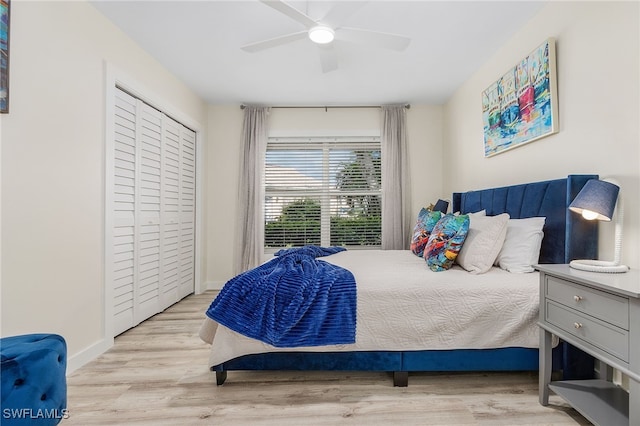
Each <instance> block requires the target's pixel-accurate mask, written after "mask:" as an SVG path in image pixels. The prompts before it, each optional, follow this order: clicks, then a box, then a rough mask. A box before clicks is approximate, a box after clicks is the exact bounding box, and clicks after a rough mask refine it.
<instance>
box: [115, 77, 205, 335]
mask: <svg viewBox="0 0 640 426" xmlns="http://www.w3.org/2000/svg"><path fill="white" fill-rule="evenodd" d="M115 103H116V104H115V108H114V111H115V116H114V129H115V134H114V150H113V154H112V155H113V157H112V158H111V159H112V160H113V161H112V162H113V169H112V170H110V171H108V173H112V176H111V177H112V178H113V194H111V195H112V200H113V201H112V202H111V203H110V206H109V210H108V213H109V214H110V215H111V217H112V219H113V220H107V223H113V229H112V230H111V233H110V238H111V240H109V242H108V244H107V247H108V249H107V252H108V258H111V259H112V261H111V264H110V265H108V266H107V268H108V269H107V271H108V278H109V279H110V282H108V283H107V285H111V286H112V288H113V294H114V306H113V308H114V331H115V334H116V335H117V334H120V333H122V332H123V331H125V330H127V329H129V328H131V327H134V326H136V325H137V324H138V323H140V322H141V321H144V320H145V319H147V318H149V317H151V316H152V315H155V314H156V313H158V312H161V311H162V310H164V309H165V308H167V307H168V306H170V305H172V304H174V303H176V302H177V301H179V300H180V299H181V298H183V297H185V296H187V295H188V294H191V293H193V291H194V269H195V268H194V264H195V250H194V241H195V239H194V238H195V237H194V235H195V220H194V218H195V216H194V214H195V165H196V159H195V140H196V139H195V138H196V134H195V132H193V131H191V130H189V129H187V128H186V127H185V126H183V125H182V124H180V123H179V122H177V121H175V120H173V119H171V118H170V117H168V116H167V115H165V114H163V113H162V112H160V111H158V110H157V109H155V108H153V107H151V106H149V105H147V104H145V103H144V102H142V101H141V100H139V99H136V98H135V97H132V96H130V95H129V94H127V93H125V92H124V91H122V90H120V89H116V98H115Z"/></svg>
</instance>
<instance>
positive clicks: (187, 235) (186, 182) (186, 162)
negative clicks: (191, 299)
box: [178, 127, 196, 298]
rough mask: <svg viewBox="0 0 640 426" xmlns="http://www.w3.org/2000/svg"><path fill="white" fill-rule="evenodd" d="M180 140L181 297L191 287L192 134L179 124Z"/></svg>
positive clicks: (194, 156) (194, 173)
mask: <svg viewBox="0 0 640 426" xmlns="http://www.w3.org/2000/svg"><path fill="white" fill-rule="evenodd" d="M181 136H182V137H181V143H180V153H181V154H180V159H181V161H180V282H179V287H178V296H179V297H180V298H183V297H185V296H187V295H188V294H191V293H193V291H194V288H195V285H194V283H195V279H194V277H195V205H196V203H195V202H196V134H195V132H194V131H192V130H190V129H187V128H186V127H183V129H182V134H181Z"/></svg>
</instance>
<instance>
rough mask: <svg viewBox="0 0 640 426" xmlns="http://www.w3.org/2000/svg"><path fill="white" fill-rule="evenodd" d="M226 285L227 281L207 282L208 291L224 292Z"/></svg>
mask: <svg viewBox="0 0 640 426" xmlns="http://www.w3.org/2000/svg"><path fill="white" fill-rule="evenodd" d="M225 284H226V281H207V282H206V283H205V286H206V289H207V290H222V287H224V285H225Z"/></svg>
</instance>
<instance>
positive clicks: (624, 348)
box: [545, 301, 629, 362]
mask: <svg viewBox="0 0 640 426" xmlns="http://www.w3.org/2000/svg"><path fill="white" fill-rule="evenodd" d="M545 320H546V321H547V322H548V323H550V324H553V325H555V326H556V327H558V328H560V329H562V330H564V331H565V332H567V333H569V334H571V335H573V336H576V337H578V338H580V339H581V340H583V341H585V342H586V343H589V344H591V345H593V346H596V347H598V348H599V349H601V350H603V351H606V352H608V353H610V354H611V355H613V356H615V357H617V358H619V359H621V360H622V361H624V362H628V361H629V333H628V332H627V331H626V330H623V329H621V328H619V327H615V326H612V325H611V324H608V323H606V322H603V321H598V320H597V319H595V318H592V317H589V316H587V315H583V314H581V313H580V312H577V311H575V310H573V309H568V308H567V307H565V306H563V305H560V304H558V303H554V302H551V301H547V303H546V318H545Z"/></svg>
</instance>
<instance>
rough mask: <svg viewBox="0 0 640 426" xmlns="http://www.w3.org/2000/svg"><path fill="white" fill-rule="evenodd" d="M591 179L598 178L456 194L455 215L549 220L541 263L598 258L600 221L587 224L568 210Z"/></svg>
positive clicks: (571, 177)
mask: <svg viewBox="0 0 640 426" xmlns="http://www.w3.org/2000/svg"><path fill="white" fill-rule="evenodd" d="M590 179H598V175H569V176H568V177H567V178H564V179H555V180H547V181H542V182H533V183H525V184H520V185H512V186H504V187H500V188H490V189H482V190H477V191H468V192H454V193H453V211H454V212H456V211H460V212H461V213H470V212H477V211H480V210H486V211H487V215H489V216H494V215H497V214H500V213H509V215H510V216H511V218H513V219H523V218H527V217H534V216H544V217H546V221H545V226H544V229H543V231H544V239H543V240H542V247H541V249H540V260H539V262H540V263H569V262H570V261H571V260H573V259H595V258H597V255H598V224H597V222H598V221H587V220H584V219H582V217H581V216H580V215H578V214H576V213H574V212H572V211H570V210H569V209H568V207H569V204H571V201H573V199H574V198H575V197H576V195H578V192H580V190H581V189H582V187H583V186H584V185H585V183H587V181H588V180H590Z"/></svg>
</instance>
